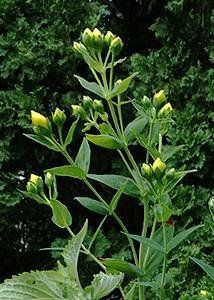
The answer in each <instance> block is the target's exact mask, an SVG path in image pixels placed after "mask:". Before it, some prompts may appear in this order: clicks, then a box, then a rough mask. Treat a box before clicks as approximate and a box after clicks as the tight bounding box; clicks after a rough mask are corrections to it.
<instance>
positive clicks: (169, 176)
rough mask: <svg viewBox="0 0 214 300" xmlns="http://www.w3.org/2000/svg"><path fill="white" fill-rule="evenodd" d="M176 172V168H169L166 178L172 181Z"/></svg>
mask: <svg viewBox="0 0 214 300" xmlns="http://www.w3.org/2000/svg"><path fill="white" fill-rule="evenodd" d="M175 173H176V171H175V169H174V168H172V169H170V170H167V171H166V179H167V180H168V181H172V180H173V179H174V178H175Z"/></svg>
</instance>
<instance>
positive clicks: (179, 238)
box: [167, 225, 204, 253]
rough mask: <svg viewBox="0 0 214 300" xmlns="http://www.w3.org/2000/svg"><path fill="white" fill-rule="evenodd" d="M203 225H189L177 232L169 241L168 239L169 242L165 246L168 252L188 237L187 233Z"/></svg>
mask: <svg viewBox="0 0 214 300" xmlns="http://www.w3.org/2000/svg"><path fill="white" fill-rule="evenodd" d="M203 226H204V225H197V226H194V227H191V228H189V229H187V230H185V231H183V232H181V233H179V234H177V235H176V236H175V237H174V238H173V239H172V240H171V241H169V243H168V244H167V248H168V253H169V252H170V251H171V250H172V249H174V248H175V247H176V246H178V245H179V244H180V243H181V242H182V241H183V240H184V239H185V238H186V237H188V235H190V234H191V233H192V232H194V231H195V230H197V229H199V228H201V227H203Z"/></svg>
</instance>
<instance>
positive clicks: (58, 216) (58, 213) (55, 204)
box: [50, 200, 72, 228]
mask: <svg viewBox="0 0 214 300" xmlns="http://www.w3.org/2000/svg"><path fill="white" fill-rule="evenodd" d="M50 205H51V208H52V211H53V217H52V221H53V222H54V223H55V224H56V225H57V226H59V227H60V228H66V227H68V226H71V224H72V217H71V214H70V213H69V211H68V209H67V207H66V206H65V205H64V204H62V203H61V202H60V201H58V200H50Z"/></svg>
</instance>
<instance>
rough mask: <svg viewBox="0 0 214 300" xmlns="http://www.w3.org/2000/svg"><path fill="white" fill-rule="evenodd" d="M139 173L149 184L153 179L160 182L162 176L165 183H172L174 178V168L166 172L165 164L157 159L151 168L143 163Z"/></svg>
mask: <svg viewBox="0 0 214 300" xmlns="http://www.w3.org/2000/svg"><path fill="white" fill-rule="evenodd" d="M141 173H142V175H143V177H144V178H146V179H147V180H148V181H150V182H151V181H152V180H153V178H155V179H156V180H157V181H158V182H160V181H161V180H162V178H163V177H164V176H166V179H167V181H172V180H173V179H174V178H175V174H176V171H175V169H174V168H172V169H169V170H166V165H165V163H164V162H163V161H162V160H161V159H160V158H159V157H158V158H157V159H156V160H155V161H154V163H153V165H152V166H150V165H148V164H145V163H143V164H142V167H141Z"/></svg>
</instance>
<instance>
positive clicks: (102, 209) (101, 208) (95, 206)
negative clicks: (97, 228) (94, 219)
mask: <svg viewBox="0 0 214 300" xmlns="http://www.w3.org/2000/svg"><path fill="white" fill-rule="evenodd" d="M74 199H75V200H77V201H78V202H79V203H81V204H82V205H83V206H84V207H86V208H87V209H89V210H91V211H93V212H95V213H98V214H101V215H109V210H108V208H106V206H105V205H104V204H103V203H102V202H100V201H96V200H93V199H91V198H88V197H75V198H74Z"/></svg>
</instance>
